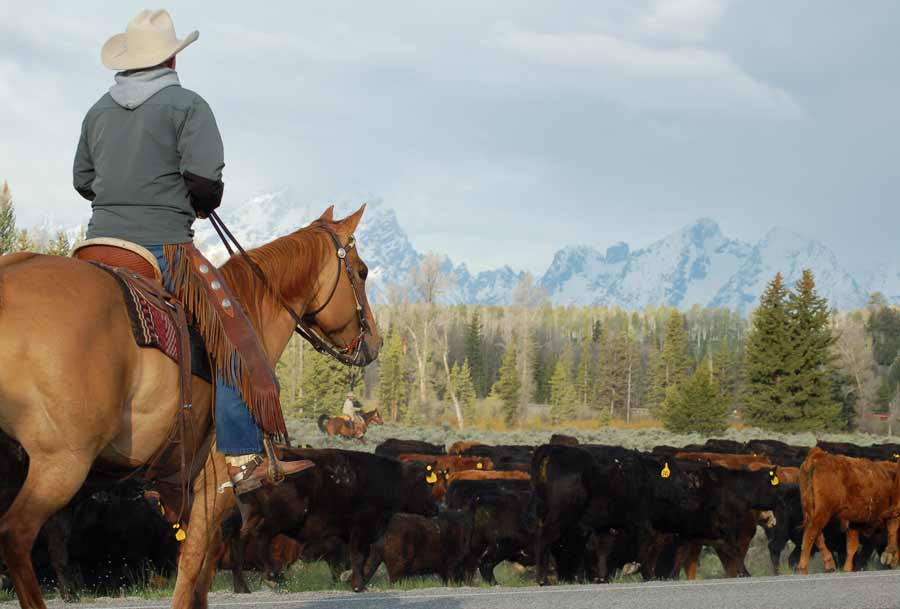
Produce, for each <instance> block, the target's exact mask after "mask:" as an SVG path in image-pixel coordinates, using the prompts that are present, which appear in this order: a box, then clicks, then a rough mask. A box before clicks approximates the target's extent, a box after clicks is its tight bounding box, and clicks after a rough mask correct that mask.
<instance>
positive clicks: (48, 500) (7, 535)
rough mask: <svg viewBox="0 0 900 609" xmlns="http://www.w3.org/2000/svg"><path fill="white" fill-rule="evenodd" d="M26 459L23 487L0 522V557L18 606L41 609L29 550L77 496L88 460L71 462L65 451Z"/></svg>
mask: <svg viewBox="0 0 900 609" xmlns="http://www.w3.org/2000/svg"><path fill="white" fill-rule="evenodd" d="M34 452H35V453H37V451H34ZM29 456H30V457H31V461H30V463H29V466H28V475H27V477H26V478H25V484H23V485H22V489H21V490H20V491H19V494H18V495H16V499H15V501H13V504H12V506H11V507H10V508H9V510H8V511H7V512H6V514H4V515H3V517H2V518H0V555H2V559H3V560H4V561H5V562H6V565H7V567H8V568H9V576H10V579H12V582H13V587H14V588H15V590H16V596H17V597H18V599H19V605H20V606H21V607H22V608H23V609H44V607H45V605H44V600H43V598H41V589H40V586H39V585H38V581H37V577H36V576H35V574H34V566H33V565H32V563H31V548H32V546H33V545H34V540H35V538H36V537H37V535H38V532H39V531H40V530H41V527H42V526H43V525H44V523H45V522H47V520H48V519H49V518H50V517H51V516H52V515H53V514H55V513H56V512H57V511H59V509H60V508H62V507H63V506H64V505H66V504H67V503H68V502H69V500H71V499H72V497H73V496H74V495H75V493H76V492H78V489H79V488H80V487H81V485H82V484H83V483H84V480H85V478H86V477H87V473H88V470H89V469H90V466H91V461H92V459H78V458H77V456H76V457H74V458H73V455H72V453H71V452H68V451H65V452H57V453H53V454H49V455H43V454H35V455H34V456H31V455H29Z"/></svg>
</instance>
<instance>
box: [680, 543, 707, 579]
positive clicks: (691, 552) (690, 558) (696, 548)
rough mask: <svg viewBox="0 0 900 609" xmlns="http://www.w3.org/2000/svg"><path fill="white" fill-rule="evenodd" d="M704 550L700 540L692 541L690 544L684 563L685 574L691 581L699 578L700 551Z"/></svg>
mask: <svg viewBox="0 0 900 609" xmlns="http://www.w3.org/2000/svg"><path fill="white" fill-rule="evenodd" d="M702 550H703V544H702V543H700V542H699V541H694V542H691V543H690V544H689V545H688V548H687V552H686V556H685V563H684V575H685V577H687V578H688V579H689V580H690V581H694V580H695V579H697V570H698V569H699V567H700V552H701V551H702Z"/></svg>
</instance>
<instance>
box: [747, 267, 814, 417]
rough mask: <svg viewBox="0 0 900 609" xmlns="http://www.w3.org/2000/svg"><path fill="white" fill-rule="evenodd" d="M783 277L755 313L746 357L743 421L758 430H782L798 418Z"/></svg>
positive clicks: (770, 286)
mask: <svg viewBox="0 0 900 609" xmlns="http://www.w3.org/2000/svg"><path fill="white" fill-rule="evenodd" d="M787 297H788V290H787V288H786V287H785V286H784V279H783V278H782V276H781V273H778V274H777V275H775V278H774V279H773V280H772V281H771V282H770V283H769V285H768V287H767V288H766V291H765V292H764V293H763V295H762V297H761V299H760V304H759V307H758V308H757V309H756V310H755V311H754V312H753V320H752V325H751V328H750V332H749V334H748V336H747V344H746V349H745V354H744V385H743V402H744V419H745V420H746V421H747V422H749V423H750V424H752V425H755V426H756V427H761V428H764V429H781V428H782V427H783V426H784V425H785V424H786V423H787V422H788V421H794V420H796V419H798V418H799V416H800V412H799V411H798V410H796V408H795V407H794V404H793V401H792V400H791V396H790V394H789V392H788V390H787V387H788V377H789V376H790V374H791V370H790V369H789V367H788V366H789V360H790V358H791V355H792V353H793V347H792V344H791V319H790V314H789V311H788V303H787Z"/></svg>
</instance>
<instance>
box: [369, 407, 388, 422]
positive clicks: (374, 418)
mask: <svg viewBox="0 0 900 609" xmlns="http://www.w3.org/2000/svg"><path fill="white" fill-rule="evenodd" d="M366 424H368V425H384V419H382V418H381V413H380V412H379V411H378V409H377V408H376V409H375V410H373V411H372V412H367V413H366Z"/></svg>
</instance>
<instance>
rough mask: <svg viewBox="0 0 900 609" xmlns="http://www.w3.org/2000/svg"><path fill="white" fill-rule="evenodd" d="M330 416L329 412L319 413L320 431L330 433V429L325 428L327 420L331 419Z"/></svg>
mask: <svg viewBox="0 0 900 609" xmlns="http://www.w3.org/2000/svg"><path fill="white" fill-rule="evenodd" d="M330 418H331V417H329V416H328V415H327V414H320V415H319V421H318V423H319V431H321V432H322V433H328V430H327V429H325V422H326V421H328V419H330Z"/></svg>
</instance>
